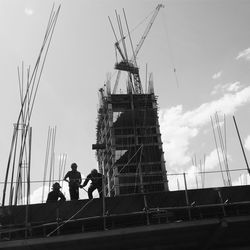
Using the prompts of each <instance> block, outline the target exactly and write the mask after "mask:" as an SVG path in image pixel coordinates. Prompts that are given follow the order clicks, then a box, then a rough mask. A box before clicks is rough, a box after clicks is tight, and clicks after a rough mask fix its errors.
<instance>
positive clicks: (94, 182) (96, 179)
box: [80, 169, 102, 199]
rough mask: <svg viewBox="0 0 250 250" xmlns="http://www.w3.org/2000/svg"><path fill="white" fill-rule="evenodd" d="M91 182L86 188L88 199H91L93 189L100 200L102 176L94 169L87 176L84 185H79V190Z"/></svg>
mask: <svg viewBox="0 0 250 250" xmlns="http://www.w3.org/2000/svg"><path fill="white" fill-rule="evenodd" d="M89 181H91V184H90V186H89V188H88V196H89V199H93V195H92V193H93V192H94V190H95V189H97V190H98V193H99V196H100V198H101V197H102V174H100V173H98V171H97V170H96V169H93V170H92V171H91V173H90V174H89V175H88V176H87V178H86V179H85V181H84V183H83V184H82V185H80V187H81V188H84V187H85V186H86V185H87V184H88V182H89Z"/></svg>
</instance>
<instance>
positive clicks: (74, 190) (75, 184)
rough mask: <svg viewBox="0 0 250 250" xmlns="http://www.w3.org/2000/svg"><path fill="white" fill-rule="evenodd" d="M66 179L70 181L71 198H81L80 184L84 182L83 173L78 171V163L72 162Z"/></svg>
mask: <svg viewBox="0 0 250 250" xmlns="http://www.w3.org/2000/svg"><path fill="white" fill-rule="evenodd" d="M63 180H64V181H67V182H68V183H69V194H70V199H71V200H78V199H79V186H80V184H81V182H82V177H81V173H80V172H78V171H77V164H76V163H72V164H71V171H68V173H67V174H66V175H65V177H64V179H63Z"/></svg>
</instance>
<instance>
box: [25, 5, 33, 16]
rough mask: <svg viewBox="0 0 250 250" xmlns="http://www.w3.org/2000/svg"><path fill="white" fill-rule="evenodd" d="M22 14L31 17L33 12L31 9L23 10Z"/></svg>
mask: <svg viewBox="0 0 250 250" xmlns="http://www.w3.org/2000/svg"><path fill="white" fill-rule="evenodd" d="M24 13H25V14H26V15H27V16H31V15H33V14H34V10H32V9H31V8H27V7H26V8H25V9H24Z"/></svg>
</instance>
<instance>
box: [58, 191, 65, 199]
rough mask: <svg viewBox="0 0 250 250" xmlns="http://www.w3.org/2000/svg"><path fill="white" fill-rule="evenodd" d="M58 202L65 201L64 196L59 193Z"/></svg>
mask: <svg viewBox="0 0 250 250" xmlns="http://www.w3.org/2000/svg"><path fill="white" fill-rule="evenodd" d="M59 197H60V201H66V198H65V196H64V194H63V193H62V192H61V191H60V193H59Z"/></svg>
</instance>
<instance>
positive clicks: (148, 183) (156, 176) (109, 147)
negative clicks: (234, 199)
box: [97, 92, 168, 196]
mask: <svg viewBox="0 0 250 250" xmlns="http://www.w3.org/2000/svg"><path fill="white" fill-rule="evenodd" d="M97 144H98V145H101V149H98V150H97V159H98V163H99V168H100V170H102V169H104V171H105V176H106V183H107V185H106V187H107V188H106V194H107V195H108V196H116V195H120V194H129V193H139V192H152V191H166V190H168V185H167V178H166V168H165V162H164V157H163V150H162V141H161V134H160V129H159V123H158V116H157V100H156V97H155V95H154V93H153V92H152V93H150V94H110V93H108V94H107V95H103V94H101V102H100V108H99V114H98V122H97Z"/></svg>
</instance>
